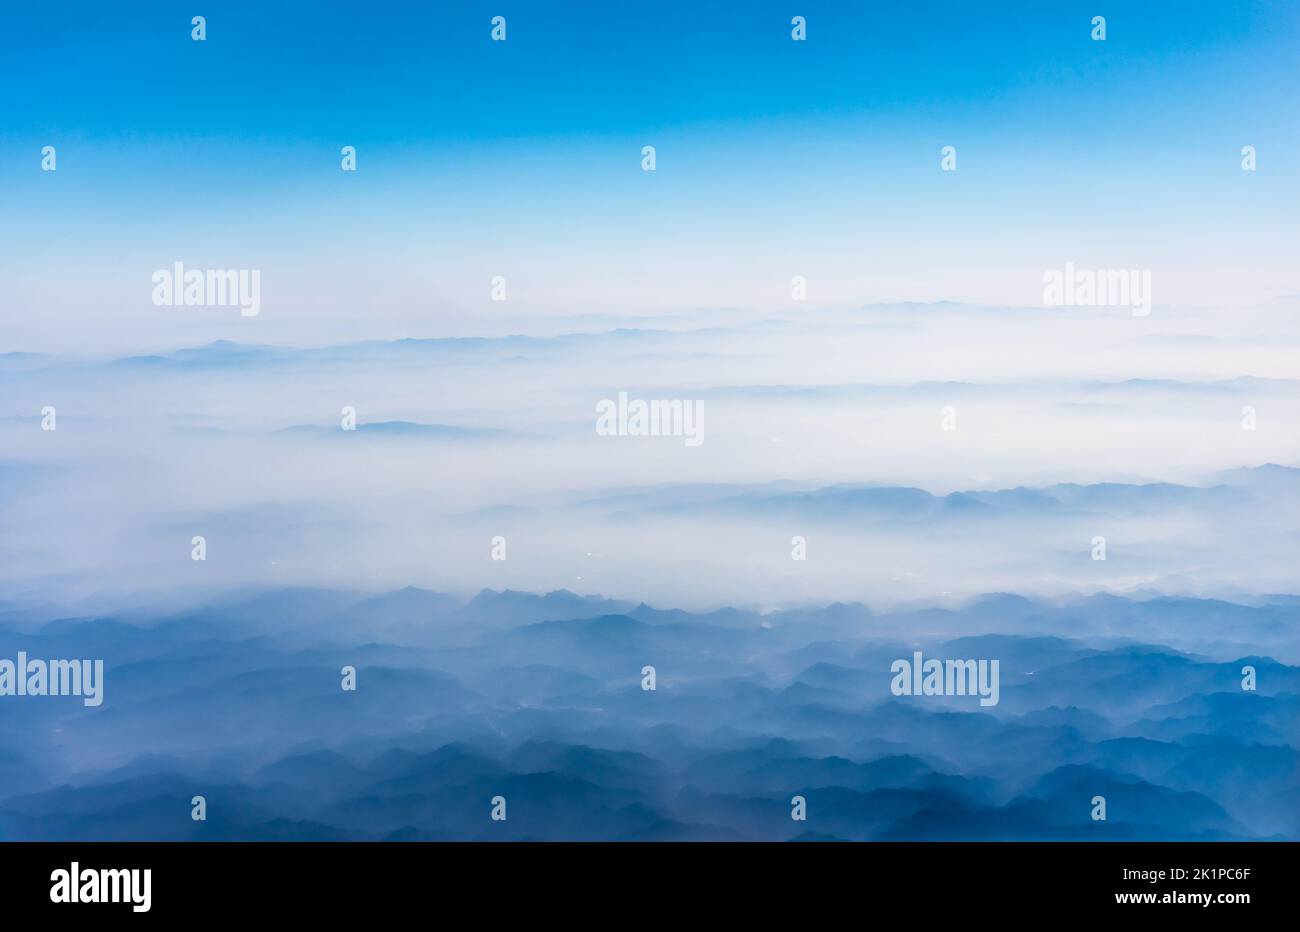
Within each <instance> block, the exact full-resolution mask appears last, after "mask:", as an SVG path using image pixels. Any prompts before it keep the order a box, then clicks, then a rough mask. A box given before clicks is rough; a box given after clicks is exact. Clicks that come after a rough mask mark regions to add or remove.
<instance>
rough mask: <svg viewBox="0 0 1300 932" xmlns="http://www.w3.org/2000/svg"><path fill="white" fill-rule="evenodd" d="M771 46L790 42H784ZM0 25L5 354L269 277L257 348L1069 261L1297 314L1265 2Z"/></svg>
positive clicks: (866, 295) (676, 9)
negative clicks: (251, 274) (335, 328)
mask: <svg viewBox="0 0 1300 932" xmlns="http://www.w3.org/2000/svg"><path fill="white" fill-rule="evenodd" d="M796 13H798V14H801V15H803V16H805V17H807V20H808V36H809V38H808V41H807V42H803V43H796V42H793V41H791V40H790V36H789V30H790V26H789V21H790V17H791V16H792V15H794V14H796ZM194 14H203V15H205V16H207V20H208V38H207V41H206V42H202V43H196V42H193V41H191V40H190V38H189V30H190V25H189V19H190V16H191V15H194ZM497 14H500V15H504V16H506V17H507V19H508V23H509V38H508V40H507V41H506V42H505V43H493V42H491V41H490V40H489V35H488V34H489V28H490V27H489V21H490V19H491V17H492V16H493V15H497ZM1098 14H1100V15H1105V16H1106V17H1107V31H1108V36H1107V40H1106V41H1105V42H1094V41H1092V40H1091V39H1090V37H1089V31H1090V28H1091V26H1090V20H1091V18H1092V16H1094V15H1098ZM0 19H2V20H3V21H2V22H0V25H2V26H3V29H2V30H0V31H2V32H3V39H0V43H3V46H4V47H3V49H2V51H3V55H0V60H2V63H0V110H2V111H3V112H4V114H5V118H4V120H3V122H2V125H0V179H2V180H3V183H4V187H5V189H6V192H7V198H6V199H7V200H8V202H9V206H10V208H11V210H12V211H13V215H14V217H15V219H16V220H17V222H16V223H14V224H11V225H9V227H8V230H7V232H6V233H4V234H3V237H4V239H3V243H4V245H5V248H6V252H7V253H9V255H10V257H11V258H13V259H14V260H16V269H17V270H18V281H17V286H16V295H15V298H16V300H17V301H18V303H19V304H21V305H23V306H25V307H26V308H27V310H28V311H29V312H32V311H35V310H36V309H38V308H39V309H40V312H41V316H42V319H48V320H49V321H50V322H51V324H52V326H51V327H47V328H42V327H39V326H37V325H36V324H34V323H30V322H29V323H26V324H23V325H21V326H19V327H17V328H15V330H16V332H14V333H13V335H12V340H13V341H14V342H16V343H18V344H21V345H20V346H18V347H16V348H28V346H27V344H29V343H34V344H39V345H44V344H46V343H48V342H49V341H50V340H51V339H55V338H56V337H58V339H59V340H63V339H65V338H64V337H59V334H65V333H66V331H67V325H68V324H69V323H73V322H76V321H79V320H82V319H84V320H86V321H89V322H93V323H102V322H104V321H105V320H108V321H115V320H120V321H122V327H121V328H119V330H120V331H121V332H122V333H124V334H136V335H138V336H139V337H140V339H142V340H143V339H147V338H148V336H149V334H151V333H153V332H155V331H156V329H157V328H153V327H152V326H151V324H150V321H149V312H150V309H148V308H141V307H140V306H139V294H140V288H139V287H138V282H139V280H140V276H141V275H142V274H143V275H144V276H145V280H146V281H147V277H148V270H150V269H153V268H158V267H160V266H163V265H166V264H167V263H169V262H171V261H173V260H174V259H177V258H179V259H182V260H185V261H188V262H190V263H191V264H196V265H202V264H206V265H222V266H231V265H237V266H241V267H256V268H262V269H264V270H266V275H265V276H264V277H265V278H266V280H267V281H266V285H265V287H266V288H267V289H268V292H269V294H270V296H271V297H272V299H273V302H272V308H273V309H274V308H277V307H278V308H279V309H280V311H281V316H280V317H279V318H278V320H280V321H281V322H283V321H286V320H290V319H292V318H293V317H294V315H300V316H301V317H303V318H307V317H310V318H311V319H312V320H315V321H317V323H318V324H319V325H320V326H321V327H322V328H323V327H325V326H326V322H327V321H334V322H335V323H338V322H346V321H349V320H351V321H355V320H356V319H357V318H359V317H361V318H365V319H366V320H370V321H376V320H386V321H389V322H390V324H391V325H392V327H393V328H396V329H394V330H393V331H385V333H388V332H397V330H398V329H400V328H401V327H408V328H417V329H418V328H421V327H427V326H434V325H436V324H437V322H438V321H442V322H443V323H446V324H447V325H448V326H452V325H453V322H457V321H459V323H455V324H454V325H455V326H457V327H460V328H462V329H464V328H465V327H467V326H469V324H468V322H467V321H466V320H465V315H467V314H476V313H478V312H479V311H480V310H482V308H481V307H478V306H479V305H483V303H484V301H483V296H484V294H485V292H486V288H485V286H484V285H483V282H484V281H485V279H486V278H488V277H490V276H491V275H492V274H508V275H510V276H513V278H514V280H516V281H517V282H518V283H519V286H520V287H518V288H516V289H514V297H513V298H512V301H513V302H514V303H512V305H511V309H512V310H513V311H515V312H517V313H519V314H522V315H529V314H556V313H563V312H567V311H593V310H607V311H610V312H614V313H619V312H637V313H656V312H661V311H676V310H682V309H686V308H689V309H708V308H712V307H723V306H727V307H750V306H752V307H755V308H756V309H761V308H763V307H765V306H768V304H769V302H771V301H776V300H778V299H779V297H780V296H781V295H783V294H784V293H785V292H786V291H787V290H788V287H787V286H786V285H785V283H786V282H788V280H789V277H790V275H793V274H804V275H807V276H808V277H809V278H810V280H811V281H812V282H814V283H815V284H819V285H820V286H821V287H820V288H815V289H814V290H813V297H814V300H821V301H825V302H826V303H829V304H836V305H851V304H854V303H862V302H865V301H875V300H894V299H912V300H936V299H940V298H949V299H953V300H970V301H1004V302H1007V303H1027V302H1028V299H1030V298H1032V295H1033V291H1034V288H1036V287H1037V284H1036V280H1037V279H1038V277H1039V275H1040V274H1041V270H1042V269H1043V268H1046V267H1055V266H1059V265H1061V264H1062V263H1063V262H1065V261H1067V260H1073V261H1076V262H1080V263H1089V262H1091V263H1095V264H1097V265H1106V266H1125V267H1151V268H1155V269H1156V270H1158V271H1160V270H1164V274H1163V276H1161V277H1162V279H1163V282H1164V287H1163V288H1162V289H1161V292H1162V294H1163V295H1164V296H1165V297H1166V299H1167V300H1170V301H1180V300H1186V298H1187V297H1195V298H1202V297H1204V298H1205V299H1206V300H1216V301H1220V302H1224V301H1230V300H1240V301H1243V302H1257V301H1261V300H1267V299H1268V298H1269V296H1270V295H1275V294H1279V293H1294V292H1296V291H1300V285H1297V284H1296V283H1294V282H1293V281H1291V280H1290V278H1289V275H1290V272H1289V266H1290V261H1289V256H1291V255H1293V254H1294V251H1295V247H1296V246H1297V245H1300V244H1298V243H1297V241H1296V237H1295V232H1294V229H1295V224H1294V219H1293V218H1294V213H1295V208H1296V205H1297V191H1298V190H1300V187H1298V186H1297V184H1296V181H1295V173H1294V171H1292V170H1290V168H1289V167H1288V163H1289V161H1290V159H1291V156H1290V153H1292V152H1294V151H1295V149H1296V145H1297V143H1298V142H1300V140H1298V139H1297V136H1298V135H1300V134H1298V133H1297V129H1296V127H1297V126H1300V120H1297V117H1298V116H1300V113H1297V109H1298V108H1297V101H1298V100H1300V93H1298V92H1300V86H1297V85H1300V79H1298V78H1297V75H1298V74H1300V71H1298V70H1297V65H1298V64H1300V62H1297V49H1300V41H1297V39H1298V36H1297V25H1298V21H1300V14H1298V13H1297V8H1296V6H1295V5H1294V4H1292V3H1287V2H1256V3H1241V4H1222V3H1209V2H1205V3H1201V2H1193V3H1187V2H1180V3H1155V2H1142V3H1136V2H1108V3H1097V2H1090V3H1075V2H1059V3H1058V2H1053V3H1041V2H1025V3H996V4H971V3H964V2H962V3H958V2H930V3H926V2H906V3H858V4H847V3H836V4H830V3H804V2H798V3H795V2H784V3H766V2H760V3H662V4H653V5H652V4H631V3H620V4H595V3H536V2H533V3H520V4H514V5H512V4H510V3H502V2H493V3H472V2H471V3H455V4H450V3H447V4H438V3H409V4H402V3H394V4H383V5H380V6H377V7H375V8H374V9H370V8H367V7H365V6H359V5H357V4H353V3H312V4H301V3H299V4H291V3H274V2H259V3H222V4H218V5H214V6H210V7H209V6H206V5H205V4H203V3H196V4H191V6H190V7H188V8H180V7H174V6H173V7H172V8H170V9H169V8H166V7H160V6H159V5H156V4H148V3H126V4H113V5H109V6H105V5H101V4H81V3H70V4H60V5H57V6H55V5H39V4H32V5H28V6H27V7H26V8H24V9H18V8H16V7H13V6H10V7H6V9H5V11H4V12H3V14H0ZM646 144H653V145H655V146H656V147H657V148H658V152H659V167H658V171H657V172H656V173H655V174H654V175H646V174H645V173H642V172H641V171H640V170H639V160H640V154H639V153H640V147H641V146H642V145H646ZM1247 144H1249V145H1254V146H1256V147H1257V149H1258V151H1259V153H1260V171H1259V172H1257V173H1255V174H1254V175H1250V176H1246V175H1245V173H1243V172H1241V171H1240V169H1239V159H1240V156H1239V154H1238V153H1239V151H1240V148H1241V146H1242V145H1247ZM44 145H55V146H57V148H58V151H59V171H58V172H57V173H56V174H54V175H47V174H44V173H41V172H40V171H39V170H38V165H39V151H40V148H41V146H44ZM343 145H353V146H356V147H357V150H358V153H359V165H360V171H358V172H357V173H356V174H355V175H345V174H344V173H342V172H341V171H340V170H339V165H338V160H339V155H338V151H339V149H340V147H342V146H343ZM944 145H954V146H956V147H957V150H958V159H959V162H958V171H957V172H956V173H954V174H952V175H947V176H945V175H943V174H941V173H940V172H939V171H938V159H939V149H940V148H941V147H942V146H944ZM69 269H72V270H74V272H75V274H73V275H69V274H68V270H69ZM769 274H770V280H768V279H767V277H766V276H768V275H769ZM1211 276H1214V277H1213V279H1211ZM1242 281H1249V282H1250V283H1251V287H1250V288H1243V286H1242V284H1241V283H1242ZM376 282H379V283H380V284H375V283H376ZM1252 289H1253V290H1252ZM92 304H93V305H97V306H96V307H93V308H92V307H89V305H92ZM496 310H500V309H496ZM79 315H81V316H79ZM27 316H28V317H29V318H30V317H31V314H30V313H29V314H28V315H27ZM262 326H263V329H264V330H267V331H271V330H273V329H274V328H275V326H276V325H275V321H274V320H272V321H271V323H265V322H264V323H263V325H262ZM358 332H360V331H358ZM221 335H230V334H225V333H222V334H221ZM277 335H278V336H280V337H281V338H283V339H287V340H291V341H293V332H292V329H286V330H284V331H283V332H280V333H278V334H277ZM308 336H309V334H306V333H304V334H303V338H304V340H306V338H307V337H308ZM304 340H297V341H296V342H303V341H304ZM307 341H308V342H310V341H309V340H307ZM33 348H34V347H33Z"/></svg>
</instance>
